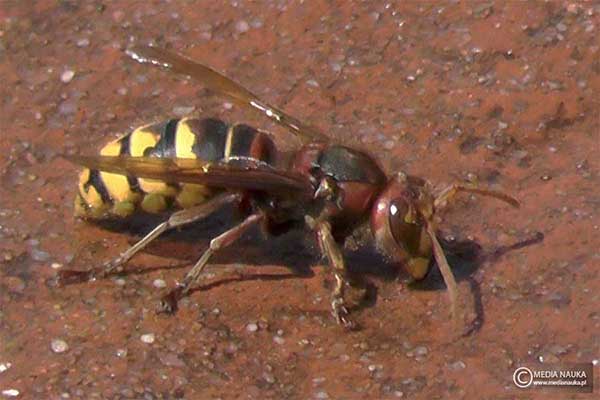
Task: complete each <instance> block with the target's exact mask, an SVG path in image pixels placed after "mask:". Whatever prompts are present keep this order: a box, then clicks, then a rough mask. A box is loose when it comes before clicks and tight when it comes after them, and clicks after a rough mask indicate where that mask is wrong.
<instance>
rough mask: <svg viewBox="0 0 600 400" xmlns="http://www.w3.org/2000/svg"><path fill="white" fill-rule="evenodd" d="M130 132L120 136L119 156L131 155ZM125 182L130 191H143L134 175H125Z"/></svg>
mask: <svg viewBox="0 0 600 400" xmlns="http://www.w3.org/2000/svg"><path fill="white" fill-rule="evenodd" d="M131 135H132V134H131V133H130V134H129V135H126V136H124V137H123V138H121V142H120V144H121V147H119V155H120V156H131ZM127 183H129V188H130V189H131V191H132V192H136V193H143V192H144V191H143V190H142V188H140V183H139V182H138V179H137V178H136V177H135V176H131V175H127Z"/></svg>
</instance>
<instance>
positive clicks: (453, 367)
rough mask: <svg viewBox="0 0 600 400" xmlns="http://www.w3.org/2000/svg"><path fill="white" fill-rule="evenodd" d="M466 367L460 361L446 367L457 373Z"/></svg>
mask: <svg viewBox="0 0 600 400" xmlns="http://www.w3.org/2000/svg"><path fill="white" fill-rule="evenodd" d="M465 367H466V365H465V363H464V362H462V361H461V360H458V361H456V362H453V363H452V364H449V365H448V368H450V369H451V370H453V371H459V370H461V369H465Z"/></svg>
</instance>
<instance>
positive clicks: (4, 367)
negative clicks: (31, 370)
mask: <svg viewBox="0 0 600 400" xmlns="http://www.w3.org/2000/svg"><path fill="white" fill-rule="evenodd" d="M10 367H12V364H11V363H9V362H6V363H1V364H0V374H1V373H2V372H4V371H7V370H8V369H9V368H10Z"/></svg>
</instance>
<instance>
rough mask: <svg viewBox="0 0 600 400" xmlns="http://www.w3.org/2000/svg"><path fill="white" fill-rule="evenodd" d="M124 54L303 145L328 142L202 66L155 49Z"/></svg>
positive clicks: (318, 133)
mask: <svg viewBox="0 0 600 400" xmlns="http://www.w3.org/2000/svg"><path fill="white" fill-rule="evenodd" d="M126 53H127V55H129V56H130V57H131V58H133V59H134V60H136V61H138V62H140V63H142V64H151V65H156V66H158V67H162V68H165V69H167V70H170V71H173V72H175V73H177V74H181V75H187V76H190V77H192V78H194V79H196V80H197V81H199V82H201V83H202V84H204V85H205V86H206V87H207V88H208V89H210V90H211V91H213V92H215V93H218V94H221V95H224V96H226V97H228V98H229V99H230V100H233V101H234V102H235V103H236V104H238V105H239V106H242V107H245V108H254V109H256V110H258V111H260V112H262V113H264V114H265V115H266V116H267V117H269V118H271V119H272V120H273V121H274V122H276V123H278V124H279V125H281V126H283V127H285V128H287V129H289V130H290V131H291V132H292V133H293V134H294V135H296V136H298V137H299V138H300V139H301V140H302V141H303V142H308V141H328V140H329V138H328V137H327V136H325V135H324V134H323V133H321V132H319V131H318V130H316V129H315V128H312V127H310V126H308V125H305V124H303V123H302V122H300V121H299V120H297V119H296V118H294V117H292V116H291V115H288V114H286V113H285V112H283V111H281V110H279V109H277V108H275V107H273V106H271V105H269V104H267V103H266V102H264V101H262V100H261V99H259V98H258V97H257V96H256V95H255V94H253V93H252V92H250V91H249V90H248V89H246V88H244V87H243V86H241V85H240V84H238V83H236V82H234V81H232V80H231V79H229V78H227V77H226V76H223V75H221V74H220V73H218V72H217V71H215V70H213V69H211V68H209V67H207V66H205V65H202V64H198V63H196V62H194V61H191V60H189V59H187V58H184V57H182V56H180V55H178V54H175V53H171V52H169V51H167V50H164V49H160V48H157V47H150V46H140V47H133V48H131V49H129V50H127V51H126Z"/></svg>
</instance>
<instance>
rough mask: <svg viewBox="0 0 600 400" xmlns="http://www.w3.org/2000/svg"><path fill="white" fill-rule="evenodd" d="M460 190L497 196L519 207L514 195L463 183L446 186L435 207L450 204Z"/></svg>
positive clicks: (438, 207) (439, 207)
mask: <svg viewBox="0 0 600 400" xmlns="http://www.w3.org/2000/svg"><path fill="white" fill-rule="evenodd" d="M459 192H468V193H475V194H479V195H482V196H489V197H495V198H497V199H498V200H502V201H504V202H505V203H508V204H510V205H511V206H513V207H515V208H519V206H520V205H519V201H518V200H517V199H515V198H514V197H512V196H509V195H507V194H506V193H502V192H499V191H497V190H488V189H477V188H474V187H470V186H465V185H461V184H457V183H455V184H452V185H450V186H448V187H446V188H445V189H444V190H442V192H441V193H440V194H439V195H437V196H436V198H435V202H434V207H435V209H441V208H443V207H445V206H446V205H447V204H448V201H450V200H451V199H452V198H453V197H454V196H456V195H457V194H458V193H459Z"/></svg>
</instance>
